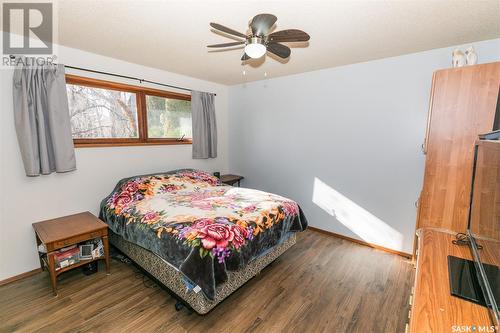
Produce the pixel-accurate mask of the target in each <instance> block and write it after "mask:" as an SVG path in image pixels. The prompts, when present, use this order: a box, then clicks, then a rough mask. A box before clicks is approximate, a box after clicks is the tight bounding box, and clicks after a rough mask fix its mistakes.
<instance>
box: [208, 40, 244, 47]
mask: <svg viewBox="0 0 500 333" xmlns="http://www.w3.org/2000/svg"><path fill="white" fill-rule="evenodd" d="M242 44H245V41H243V40H242V41H241V42H232V43H223V44H212V45H207V47H229V46H236V45H242Z"/></svg>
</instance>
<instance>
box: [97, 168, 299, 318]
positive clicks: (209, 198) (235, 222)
mask: <svg viewBox="0 0 500 333" xmlns="http://www.w3.org/2000/svg"><path fill="white" fill-rule="evenodd" d="M99 215H100V218H101V219H102V220H103V221H104V222H105V223H107V224H108V226H109V228H110V230H111V232H110V241H111V244H112V245H114V246H115V247H117V248H118V249H119V250H120V251H122V252H123V253H124V254H125V255H127V256H128V257H129V258H130V259H132V260H133V261H134V262H135V263H136V264H137V265H139V266H140V267H141V268H142V269H144V270H145V271H147V272H148V273H149V274H150V275H152V276H153V277H154V278H155V279H156V280H157V281H159V282H160V283H161V284H163V285H164V286H165V287H166V288H168V289H169V290H170V291H172V292H173V293H175V295H176V296H177V297H178V298H180V299H182V300H183V301H184V302H185V303H187V304H188V305H189V307H191V308H192V309H193V310H195V311H196V312H198V313H199V314H205V313H207V312H208V311H210V310H211V309H212V308H213V307H215V306H216V305H217V304H218V303H220V302H221V301H222V300H223V299H224V298H226V297H227V296H229V295H230V294H231V293H232V292H234V291H235V290H236V289H238V288H239V287H241V286H242V285H243V284H244V283H245V282H246V281H248V280H249V279H251V278H252V277H253V276H255V275H256V274H258V273H259V272H260V271H261V270H262V269H263V268H264V267H266V266H267V265H269V264H270V263H271V262H272V261H274V260H275V259H276V258H277V257H279V256H280V255H281V254H282V253H284V252H285V251H286V250H287V249H288V248H290V247H291V246H292V245H293V244H295V241H296V237H295V232H299V231H303V230H305V228H306V227H307V220H306V218H305V217H304V214H303V213H302V210H301V209H300V207H299V206H298V204H297V203H295V202H294V201H292V200H290V199H287V198H284V197H281V196H278V195H275V194H271V193H267V192H262V191H258V190H252V189H247V188H239V187H231V186H226V185H223V184H221V183H220V181H219V180H218V179H217V178H215V177H213V176H211V175H210V174H207V173H205V172H203V171H199V170H191V169H182V170H175V171H170V172H166V173H159V174H150V175H142V176H135V177H130V178H125V179H122V180H121V181H120V182H118V184H117V185H116V187H115V189H114V190H113V191H112V192H111V194H110V195H109V196H108V197H106V198H105V199H104V200H103V201H102V203H101V208H100V214H99Z"/></svg>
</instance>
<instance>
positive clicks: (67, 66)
mask: <svg viewBox="0 0 500 333" xmlns="http://www.w3.org/2000/svg"><path fill="white" fill-rule="evenodd" d="M10 58H11V59H15V58H16V57H15V56H14V55H10ZM64 67H65V68H71V69H75V70H79V71H85V72H90V73H96V74H104V75H109V76H115V77H121V78H123V79H129V80H136V81H139V83H143V82H146V83H151V84H156V85H158V86H163V87H168V88H174V89H179V90H184V91H189V92H192V91H193V89H189V88H184V87H179V86H174V85H171V84H165V83H160V82H156V81H150V80H146V79H140V78H138V77H134V76H127V75H121V74H116V73H109V72H103V71H97V70H94V69H88V68H83V67H75V66H69V65H64ZM213 95H214V96H217V94H213Z"/></svg>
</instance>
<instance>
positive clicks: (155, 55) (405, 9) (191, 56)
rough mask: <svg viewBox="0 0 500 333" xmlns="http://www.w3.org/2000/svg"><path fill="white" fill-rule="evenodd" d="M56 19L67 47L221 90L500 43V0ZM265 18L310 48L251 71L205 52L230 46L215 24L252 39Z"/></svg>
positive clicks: (130, 1)
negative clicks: (299, 33) (256, 23)
mask: <svg viewBox="0 0 500 333" xmlns="http://www.w3.org/2000/svg"><path fill="white" fill-rule="evenodd" d="M58 12H59V15H58V25H59V42H60V44H62V45H66V46H70V47H73V48H78V49H82V50H86V51H90V52H94V53H97V54H101V55H106V56H109V57H114V58H117V59H122V60H126V61H129V62H134V63H138V64H141V65H146V66H150V67H155V68H160V69H163V70H167V71H171V72H174V73H179V74H185V75H189V76H192V77H196V78H200V79H205V80H209V81H213V82H219V83H223V84H236V83H242V82H248V81H254V80H261V79H264V78H265V77H264V75H265V73H267V77H276V76H282V75H289V74H295V73H301V72H306V71H311V70H316V69H320V68H327V67H334V66H339V65H345V64H351V63H357V62H362V61H368V60H373V59H379V58H384V57H390V56H397V55H402V54H407V53H412V52H418V51H424V50H429V49H433V48H439V47H445V46H450V45H456V44H463V43H468V42H472V41H479V40H485V39H491V38H496V37H499V36H500V1H499V0H492V1H479V0H477V1H461V0H450V1H448V0H446V1H445V0H442V1H381V0H379V1H306V0H303V1H257V0H246V1H215V0H204V1H201V0H200V1H137V0H120V1H116V0H115V1H111V0H85V1H82V0H64V1H59V2H58ZM258 13H272V14H274V15H276V16H277V17H278V21H277V23H276V30H282V29H288V28H297V29H302V30H304V31H306V32H308V33H309V34H310V35H311V40H310V42H309V45H308V46H307V47H304V46H303V45H298V46H299V47H294V48H292V55H291V57H290V58H289V60H288V61H287V62H286V63H282V62H279V61H277V60H275V59H273V58H271V57H269V56H267V57H265V58H264V59H259V60H256V61H253V62H251V63H247V64H243V63H242V62H241V61H240V57H241V55H242V53H243V50H242V49H233V50H229V51H224V52H209V51H208V49H207V48H206V47H205V46H206V45H207V44H214V43H224V42H229V41H231V40H230V39H228V38H225V37H223V36H221V35H218V34H215V33H213V32H211V30H210V28H209V23H210V22H217V23H220V24H223V25H225V26H228V27H230V28H233V29H235V30H238V31H241V32H245V30H246V28H247V27H248V21H249V20H250V19H251V18H252V17H253V16H254V15H255V14H258ZM243 72H245V75H243Z"/></svg>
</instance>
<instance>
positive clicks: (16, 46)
mask: <svg viewBox="0 0 500 333" xmlns="http://www.w3.org/2000/svg"><path fill="white" fill-rule="evenodd" d="M35 1H36V0H35ZM35 1H34V2H3V3H2V52H3V56H2V65H3V66H16V65H17V64H19V62H22V63H23V65H25V66H31V65H33V66H34V65H43V64H48V63H53V62H54V60H55V58H56V56H55V54H54V53H55V52H54V45H55V36H56V34H55V32H56V29H55V28H56V26H55V20H54V12H55V11H54V3H53V2H52V1H39V2H35Z"/></svg>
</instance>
